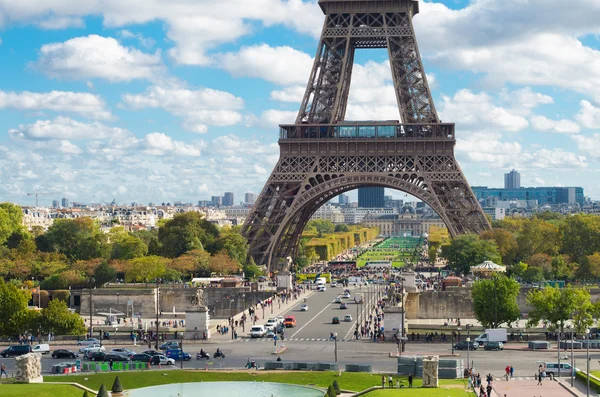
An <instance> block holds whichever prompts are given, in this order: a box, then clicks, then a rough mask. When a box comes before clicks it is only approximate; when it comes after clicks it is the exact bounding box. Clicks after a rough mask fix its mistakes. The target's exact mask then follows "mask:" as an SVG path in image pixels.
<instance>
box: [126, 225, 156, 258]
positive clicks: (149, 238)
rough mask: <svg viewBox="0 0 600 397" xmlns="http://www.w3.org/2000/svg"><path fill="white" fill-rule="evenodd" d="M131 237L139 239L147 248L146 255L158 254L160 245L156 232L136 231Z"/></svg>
mask: <svg viewBox="0 0 600 397" xmlns="http://www.w3.org/2000/svg"><path fill="white" fill-rule="evenodd" d="M131 235H132V236H134V237H137V238H139V239H140V240H142V241H143V242H144V244H146V246H147V247H148V253H147V255H158V254H160V243H159V242H158V230H157V229H151V230H138V231H136V232H132V233H131Z"/></svg>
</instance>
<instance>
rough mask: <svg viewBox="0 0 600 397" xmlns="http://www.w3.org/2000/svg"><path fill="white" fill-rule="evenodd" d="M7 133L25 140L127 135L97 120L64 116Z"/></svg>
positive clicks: (125, 132)
mask: <svg viewBox="0 0 600 397" xmlns="http://www.w3.org/2000/svg"><path fill="white" fill-rule="evenodd" d="M8 133H9V135H10V136H11V137H13V138H19V139H27V140H53V139H60V140H63V139H66V140H87V139H106V138H113V139H120V138H123V137H126V136H128V135H129V132H128V131H127V130H124V129H122V128H117V127H109V126H106V125H104V124H102V123H99V122H94V123H82V122H79V121H75V120H73V119H70V118H68V117H64V116H58V117H56V118H55V119H54V120H38V121H36V122H35V123H33V124H22V125H19V128H17V129H11V130H9V131H8Z"/></svg>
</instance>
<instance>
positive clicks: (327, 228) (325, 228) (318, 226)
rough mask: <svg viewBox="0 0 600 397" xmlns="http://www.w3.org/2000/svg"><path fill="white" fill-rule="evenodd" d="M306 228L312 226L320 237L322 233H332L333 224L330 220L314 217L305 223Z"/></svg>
mask: <svg viewBox="0 0 600 397" xmlns="http://www.w3.org/2000/svg"><path fill="white" fill-rule="evenodd" d="M306 228H308V229H311V228H314V229H315V230H316V232H317V234H318V235H319V237H321V236H322V235H324V234H329V233H333V232H334V230H335V225H334V224H333V222H331V221H326V220H323V219H315V220H312V221H309V222H308V224H307V225H306Z"/></svg>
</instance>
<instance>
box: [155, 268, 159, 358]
mask: <svg viewBox="0 0 600 397" xmlns="http://www.w3.org/2000/svg"><path fill="white" fill-rule="evenodd" d="M159 282H160V279H159V278H157V279H156V343H155V344H154V348H155V349H156V350H158V314H159V313H160V300H159V297H160V295H159V294H160V290H159V287H158V283H159Z"/></svg>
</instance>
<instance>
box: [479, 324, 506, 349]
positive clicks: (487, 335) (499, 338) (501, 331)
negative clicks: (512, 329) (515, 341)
mask: <svg viewBox="0 0 600 397" xmlns="http://www.w3.org/2000/svg"><path fill="white" fill-rule="evenodd" d="M506 340H507V337H506V329H505V328H497V329H486V330H485V332H484V333H483V334H481V335H479V336H478V337H477V338H475V342H478V343H479V344H480V345H482V344H483V345H484V344H486V343H487V342H502V343H506Z"/></svg>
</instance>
